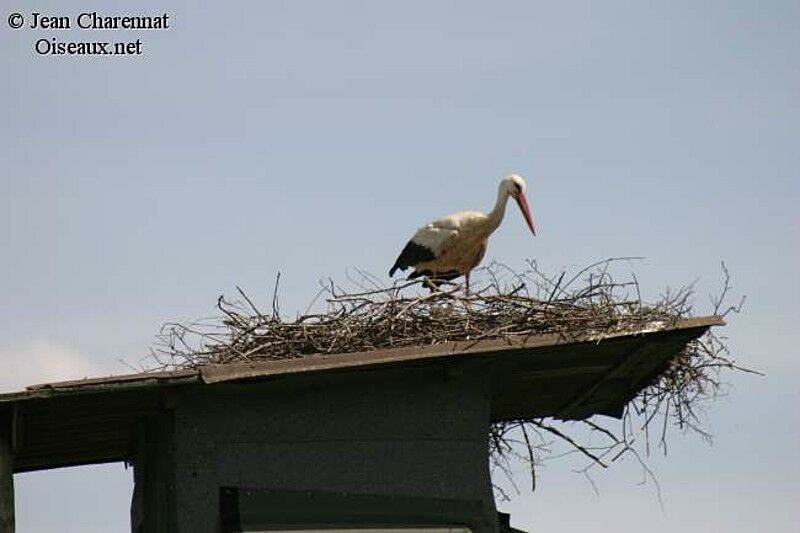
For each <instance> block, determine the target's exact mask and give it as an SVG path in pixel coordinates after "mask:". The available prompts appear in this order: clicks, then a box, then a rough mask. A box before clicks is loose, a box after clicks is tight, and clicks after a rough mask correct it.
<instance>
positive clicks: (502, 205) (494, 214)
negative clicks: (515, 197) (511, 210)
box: [488, 186, 510, 233]
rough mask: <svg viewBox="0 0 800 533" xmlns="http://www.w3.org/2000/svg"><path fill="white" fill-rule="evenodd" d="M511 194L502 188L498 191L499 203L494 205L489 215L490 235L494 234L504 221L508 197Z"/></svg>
mask: <svg viewBox="0 0 800 533" xmlns="http://www.w3.org/2000/svg"><path fill="white" fill-rule="evenodd" d="M509 196H510V194H509V193H508V189H506V188H505V187H502V186H501V187H500V188H499V189H498V191H497V201H496V202H495V203H494V208H493V209H492V210H491V212H490V213H489V215H488V219H489V224H488V226H489V233H491V232H493V231H494V230H496V229H497V228H498V226H500V223H501V222H502V221H503V217H504V216H505V214H506V204H507V203H508V197H509Z"/></svg>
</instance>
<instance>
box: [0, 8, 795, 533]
mask: <svg viewBox="0 0 800 533" xmlns="http://www.w3.org/2000/svg"><path fill="white" fill-rule="evenodd" d="M62 5H63V4H62V3H58V2H51V1H39V2H15V1H6V2H4V3H3V7H4V10H3V13H2V15H3V16H2V18H0V20H3V21H4V22H3V27H2V29H1V30H0V61H2V69H3V71H4V72H6V73H7V75H5V76H3V77H2V78H0V103H2V107H3V110H4V112H3V117H2V123H1V124H2V126H0V160H2V162H3V172H2V173H0V250H2V251H3V261H0V290H1V291H2V294H3V296H4V301H5V302H6V305H5V306H2V307H1V308H0V357H1V358H2V359H0V361H2V364H3V368H4V372H3V373H2V374H0V388H2V389H3V390H14V389H17V388H20V387H22V386H24V385H26V384H30V383H34V382H41V381H48V380H53V379H62V378H72V377H81V376H84V375H94V374H107V373H110V372H114V373H120V372H125V371H127V369H126V367H125V366H124V365H122V364H121V363H120V362H119V360H120V359H122V360H125V361H128V362H129V363H132V364H136V363H137V362H138V361H139V360H140V359H141V357H142V356H144V355H145V354H146V353H147V352H148V349H149V347H150V345H151V343H152V340H153V336H154V334H155V333H156V332H157V330H158V327H159V325H160V324H161V323H162V322H164V321H166V320H173V319H178V320H186V319H192V318H196V317H202V316H207V315H209V314H210V313H212V311H213V304H214V302H215V299H216V296H217V295H218V294H220V293H222V292H228V293H231V292H232V291H234V288H235V286H236V285H240V286H242V287H243V288H245V289H246V290H247V291H248V293H250V294H251V295H254V297H257V298H262V299H266V297H267V296H266V295H267V294H268V293H269V292H270V291H271V288H272V283H273V281H274V277H275V275H276V273H277V272H278V271H280V272H282V278H281V283H282V286H283V296H282V303H283V307H284V309H286V310H287V311H288V312H290V313H291V312H294V311H297V310H302V309H304V308H305V305H306V304H307V303H308V302H309V301H310V300H311V299H312V297H313V295H314V294H315V292H316V290H317V281H318V280H319V279H321V278H327V277H329V276H331V277H334V278H338V279H343V278H345V276H346V273H347V272H348V270H352V269H354V268H362V269H365V270H367V271H370V272H372V273H375V274H377V275H379V276H385V272H386V270H387V269H388V267H389V266H390V265H391V263H392V261H393V260H394V258H395V255H396V254H397V252H398V251H399V249H400V248H401V247H402V245H403V244H404V243H405V241H406V239H407V238H408V237H409V236H410V234H411V233H412V232H413V230H414V229H415V228H416V227H417V226H419V225H420V224H422V223H423V222H425V221H427V220H429V219H431V218H433V217H436V216H439V215H444V214H447V213H450V212H453V211H457V210H460V209H467V208H469V209H487V210H488V209H489V208H490V207H491V204H492V202H493V200H494V195H495V191H496V186H497V181H498V180H499V178H500V177H501V176H502V175H504V174H506V173H508V172H511V171H516V172H519V173H521V174H522V175H524V176H525V177H526V179H527V181H528V186H529V199H530V203H531V205H532V208H533V212H534V216H535V218H536V221H537V229H538V231H539V236H538V237H537V238H536V239H531V237H530V235H529V234H526V231H527V229H526V227H525V225H524V222H523V221H522V218H521V217H519V216H518V214H517V212H516V210H515V209H514V210H509V215H508V216H507V218H506V221H505V223H504V225H503V226H502V227H501V229H500V230H499V231H498V232H497V234H496V235H495V236H494V237H493V238H492V241H491V243H490V247H489V250H488V252H487V259H489V260H491V259H496V260H499V261H502V262H504V263H507V264H510V265H521V264H522V263H523V261H524V260H525V259H526V258H536V259H537V260H539V261H540V263H541V264H543V265H544V266H545V268H547V269H549V270H557V269H559V268H561V267H562V266H566V267H578V266H582V265H585V264H588V263H590V262H592V261H594V260H596V259H599V258H604V257H608V256H619V255H636V256H644V257H646V259H645V260H644V261H642V262H640V263H639V264H637V265H636V266H635V269H636V272H637V275H638V277H639V278H640V280H641V281H642V283H643V287H644V290H645V295H648V294H649V295H651V296H653V297H655V296H657V295H658V294H659V292H660V291H661V290H662V289H663V288H664V287H666V286H673V287H675V286H680V285H683V284H685V283H691V282H696V283H697V294H698V297H697V308H698V312H703V311H708V309H709V305H708V303H707V298H706V295H707V294H708V293H710V292H713V291H714V290H715V289H716V287H717V286H718V282H719V279H720V269H719V263H720V261H721V260H725V261H726V263H727V265H728V267H729V268H730V270H731V273H732V275H733V285H734V288H735V294H736V295H742V294H746V295H747V296H748V300H747V304H746V306H745V310H744V313H743V314H741V315H738V316H733V317H731V320H730V324H729V325H728V326H727V327H726V329H725V333H726V334H727V335H728V336H729V338H730V345H731V346H732V347H733V349H734V351H735V353H736V355H737V356H738V357H739V359H740V360H741V361H742V362H743V363H744V364H746V365H749V366H753V367H756V368H758V369H760V370H762V371H764V372H766V374H767V376H766V377H765V378H758V377H753V376H737V375H734V376H730V382H731V385H732V388H731V390H730V393H729V395H728V396H727V397H725V398H722V399H720V400H719V401H718V402H716V403H715V404H713V405H711V406H709V409H708V417H709V423H710V425H711V427H712V429H713V432H714V435H715V440H714V444H713V446H708V445H707V444H705V443H703V442H701V441H700V440H699V439H697V438H695V437H693V436H687V437H685V438H680V437H679V436H677V435H676V438H673V440H672V443H671V447H670V453H669V456H668V457H667V458H666V459H659V458H654V459H653V465H654V468H655V470H656V473H657V475H658V478H659V480H660V483H661V490H662V497H663V501H664V506H663V509H662V507H661V505H660V503H659V501H658V498H657V496H656V494H655V489H654V488H653V486H652V484H646V485H644V486H640V485H639V484H638V483H639V481H640V477H641V475H640V474H641V472H640V470H639V469H638V468H637V467H636V465H635V464H633V463H631V462H629V463H625V464H621V465H618V467H617V468H614V469H612V470H611V471H609V472H606V473H603V475H601V476H598V478H597V479H596V481H597V482H598V485H599V489H600V493H599V495H595V493H594V492H593V491H592V488H591V486H590V485H589V484H588V483H587V482H586V481H585V480H584V479H582V478H581V477H580V476H578V475H576V474H574V473H572V472H571V469H572V467H573V465H572V464H571V463H570V462H569V461H566V462H560V461H556V462H552V463H549V464H547V465H546V466H544V467H543V468H542V470H541V479H540V483H539V488H538V489H537V492H536V493H534V494H530V493H529V492H527V491H526V490H524V487H523V490H522V492H521V493H520V494H519V495H518V496H515V497H514V498H513V499H512V501H511V502H509V503H506V504H501V508H503V509H506V510H510V511H511V512H512V516H513V523H514V525H516V526H517V527H520V528H522V529H528V530H542V531H547V530H558V531H561V532H572V531H574V532H579V531H590V530H591V531H596V530H598V528H599V529H603V527H602V525H603V524H605V523H613V524H614V528H615V529H616V530H617V531H620V532H626V531H631V532H633V531H640V530H641V528H642V527H643V526H646V527H647V528H648V530H649V531H651V532H654V533H658V532H667V531H676V530H680V531H698V532H699V531H703V532H706V531H726V532H737V531H740V532H746V531H747V532H749V531H753V530H755V529H765V528H768V529H770V530H771V531H793V530H794V528H796V524H797V523H799V522H800V514H798V508H797V506H796V504H795V502H796V501H798V499H800V461H799V460H798V458H797V454H796V449H797V446H798V444H800V420H798V415H797V413H796V410H795V409H794V407H793V406H795V405H798V401H800V394H798V392H797V390H798V389H797V386H796V383H794V379H793V376H795V375H797V371H798V370H800V364H799V363H798V357H797V356H798V353H797V341H796V339H797V334H796V331H797V324H798V318H800V317H799V316H798V315H799V314H800V313H798V310H797V301H798V300H800V284H798V281H797V272H798V267H800V247H798V237H797V235H798V229H800V227H799V226H800V215H799V214H798V213H799V211H798V209H797V205H796V204H797V202H798V200H800V184H799V182H798V178H799V177H800V176H798V173H799V172H798V171H800V156H799V155H798V148H797V142H798V139H800V98H798V94H800V59H799V58H798V54H797V50H798V49H800V5H798V4H797V3H796V2H789V1H787V2H782V1H771V2H762V3H758V4H756V3H752V2H740V1H727V2H669V3H667V2H662V3H660V4H651V3H643V2H604V3H602V4H601V3H598V2H559V3H555V2H503V3H499V4H493V5H489V4H488V3H478V2H402V3H401V2H393V3H390V2H277V1H270V2H236V3H225V4H223V3H217V4H216V5H211V6H209V5H206V6H204V7H200V6H199V5H197V4H196V3H192V2H174V1H168V0H164V1H161V2H137V3H135V4H134V3H131V2H91V1H85V2H83V3H81V4H80V5H78V4H74V5H75V7H74V8H72V7H70V8H63V7H61V6H62ZM92 10H97V11H101V12H104V13H109V14H111V13H153V14H160V13H163V12H168V13H169V14H170V16H171V18H172V23H173V24H172V28H171V29H170V30H167V31H162V32H149V33H145V32H86V31H80V30H75V29H73V30H71V31H63V32H59V33H56V34H53V32H52V31H48V30H42V31H37V30H31V29H21V30H11V29H10V28H9V27H8V25H7V24H5V20H6V17H7V15H8V14H9V13H11V12H14V11H19V12H21V13H23V14H26V15H27V14H29V13H31V12H33V11H37V12H41V13H51V14H54V15H69V16H76V15H77V14H78V13H80V12H82V11H92ZM53 35H55V36H56V37H58V38H59V39H60V40H63V41H68V40H95V39H97V40H106V39H108V40H123V39H124V40H128V39H135V38H137V37H138V38H141V40H142V41H143V49H144V52H145V53H144V55H143V56H141V57H125V58H121V57H113V58H96V57H95V58H92V57H63V56H62V57H49V56H47V57H39V56H37V55H36V54H35V53H34V52H33V43H34V42H35V40H36V39H39V38H42V37H47V38H50V37H52V36H53ZM523 485H524V483H523ZM16 486H17V496H18V502H17V505H18V524H19V530H20V531H25V532H27V531H32V532H41V533H44V532H55V531H59V532H68V533H69V532H72V531H75V532H77V531H82V532H84V531H97V532H101V531H102V532H109V531H120V532H122V531H127V528H128V513H127V509H128V505H129V499H130V490H131V472H130V471H126V470H125V469H124V468H123V467H122V465H109V466H100V467H87V468H80V469H66V470H61V471H54V472H47V473H36V474H25V475H19V476H17V477H16ZM65 515H66V517H65ZM65 521H67V522H68V523H67V524H66V525H65Z"/></svg>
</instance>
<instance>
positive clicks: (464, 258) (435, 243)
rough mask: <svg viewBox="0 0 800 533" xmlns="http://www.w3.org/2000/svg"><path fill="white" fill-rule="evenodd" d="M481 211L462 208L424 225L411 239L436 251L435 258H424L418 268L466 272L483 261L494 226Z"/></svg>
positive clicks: (417, 264)
mask: <svg viewBox="0 0 800 533" xmlns="http://www.w3.org/2000/svg"><path fill="white" fill-rule="evenodd" d="M488 222H489V217H488V216H487V215H486V213H481V212H480V211H462V212H460V213H455V214H453V215H450V216H446V217H443V218H440V219H438V220H434V221H433V222H431V223H429V224H426V225H425V226H423V227H421V228H420V229H419V230H417V232H416V233H415V234H414V236H413V237H411V240H412V241H414V242H415V243H417V244H419V245H420V246H424V247H426V248H428V249H429V250H430V251H431V252H433V254H434V256H435V258H434V259H432V260H429V261H420V262H418V263H416V264H415V265H414V268H415V270H422V271H424V270H429V271H431V272H432V273H446V272H458V273H460V274H462V275H463V274H466V273H467V272H469V271H470V270H472V269H473V268H475V267H476V266H478V264H479V263H480V262H481V260H482V259H483V254H484V253H486V243H487V241H488V240H489V235H491V234H492V231H494V230H493V228H491V227H490V226H489V224H488Z"/></svg>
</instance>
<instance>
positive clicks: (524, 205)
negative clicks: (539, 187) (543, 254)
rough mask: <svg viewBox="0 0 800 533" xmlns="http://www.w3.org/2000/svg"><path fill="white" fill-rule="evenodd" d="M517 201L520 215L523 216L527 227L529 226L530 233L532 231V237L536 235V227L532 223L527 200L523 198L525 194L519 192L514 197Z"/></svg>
mask: <svg viewBox="0 0 800 533" xmlns="http://www.w3.org/2000/svg"><path fill="white" fill-rule="evenodd" d="M514 199H515V200H516V201H517V205H519V210H520V211H522V216H524V217H525V222H527V223H528V227H529V228H531V233H533V235H534V237H535V236H536V227H535V226H534V225H533V216H531V210H530V208H529V207H528V200H526V199H525V195H524V194H522V193H520V194H518V195H516V196H515V197H514Z"/></svg>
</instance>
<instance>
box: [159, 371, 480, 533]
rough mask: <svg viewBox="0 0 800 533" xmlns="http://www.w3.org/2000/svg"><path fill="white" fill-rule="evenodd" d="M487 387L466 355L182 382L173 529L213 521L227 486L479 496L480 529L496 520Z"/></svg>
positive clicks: (197, 531)
mask: <svg viewBox="0 0 800 533" xmlns="http://www.w3.org/2000/svg"><path fill="white" fill-rule="evenodd" d="M489 387H490V383H489V377H488V375H487V372H486V370H485V368H483V367H482V366H480V365H475V364H472V365H467V364H466V363H465V364H462V365H455V366H453V365H450V366H449V367H447V368H445V367H443V366H440V365H437V366H427V367H422V368H412V369H403V370H400V369H397V370H373V371H367V372H360V373H350V374H327V375H324V376H318V377H315V378H299V379H298V378H292V379H291V380H290V379H284V380H278V381H275V382H271V383H262V384H250V385H243V384H239V385H214V386H203V387H199V388H196V389H187V390H185V391H184V392H182V393H180V394H179V395H178V397H177V401H176V403H175V411H174V438H175V445H174V450H173V453H174V458H175V468H174V483H175V499H176V510H175V512H176V518H177V520H176V522H177V525H178V531H180V532H181V533H211V532H215V533H216V532H217V531H218V530H219V529H218V528H219V522H218V512H219V489H220V487H222V486H232V487H247V488H261V489H283V490H322V491H334V492H354V493H372V494H379V495H407V496H416V497H431V498H453V499H465V500H481V501H482V502H483V507H484V516H485V521H484V523H483V524H482V525H480V526H479V527H478V528H477V529H481V530H483V531H494V530H495V529H496V512H495V508H494V499H493V496H492V490H491V482H490V479H489V471H488V464H487V457H488V455H487V454H488V451H487V430H488V424H489V416H490V412H489V409H490V394H489Z"/></svg>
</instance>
